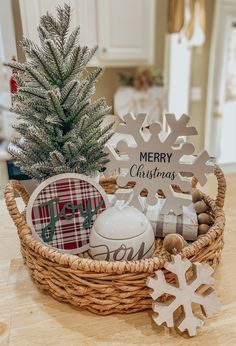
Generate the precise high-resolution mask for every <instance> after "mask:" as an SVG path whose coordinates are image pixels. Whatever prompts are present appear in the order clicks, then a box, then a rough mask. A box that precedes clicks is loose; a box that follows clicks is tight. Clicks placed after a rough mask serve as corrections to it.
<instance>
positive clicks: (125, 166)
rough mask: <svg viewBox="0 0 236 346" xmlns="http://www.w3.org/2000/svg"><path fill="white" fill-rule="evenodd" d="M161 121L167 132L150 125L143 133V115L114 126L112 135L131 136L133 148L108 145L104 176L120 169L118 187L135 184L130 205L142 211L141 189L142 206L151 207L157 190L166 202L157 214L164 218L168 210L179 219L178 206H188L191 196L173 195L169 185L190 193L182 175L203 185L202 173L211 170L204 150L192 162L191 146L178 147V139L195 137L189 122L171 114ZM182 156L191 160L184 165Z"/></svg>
mask: <svg viewBox="0 0 236 346" xmlns="http://www.w3.org/2000/svg"><path fill="white" fill-rule="evenodd" d="M165 117H166V122H167V125H168V128H169V131H168V132H164V131H163V129H162V126H161V125H160V124H159V123H153V124H151V125H150V127H149V129H145V130H143V128H142V125H143V123H144V121H145V118H146V114H138V115H137V117H136V118H135V117H134V116H133V115H132V114H127V115H126V116H125V117H124V120H125V123H123V124H120V125H118V127H117V130H116V132H117V133H120V134H129V135H132V137H133V140H134V141H135V146H134V145H133V144H132V143H130V142H129V141H127V140H126V139H124V138H123V139H121V140H119V141H118V143H117V145H116V147H115V148H114V147H112V146H111V145H110V144H108V145H107V152H108V154H109V156H108V158H109V160H110V162H109V163H108V164H107V166H106V168H107V169H106V171H105V175H106V176H110V175H111V174H113V173H114V171H115V170H116V169H121V173H120V174H119V175H118V179H117V184H118V186H120V187H124V186H126V184H127V183H128V182H129V181H133V182H135V186H134V189H133V197H132V200H131V202H130V205H133V206H135V207H136V208H138V209H141V210H142V208H143V205H142V204H141V202H140V199H139V195H140V192H141V191H142V190H143V189H144V188H146V189H147V190H148V195H147V200H146V203H147V204H150V205H155V204H156V203H157V194H156V192H157V190H158V189H160V190H162V192H163V193H164V195H165V198H166V200H165V203H164V205H163V207H162V210H161V212H162V213H166V214H168V213H169V211H170V210H172V211H173V212H174V213H175V214H176V215H179V214H181V213H182V206H183V205H185V206H187V205H189V204H190V203H191V196H190V195H188V194H184V193H177V192H175V191H174V189H173V185H178V186H179V187H180V188H181V190H182V191H183V192H187V191H190V190H191V183H190V179H189V178H186V177H184V176H183V175H184V174H185V173H190V174H192V175H194V176H195V177H196V178H197V179H198V181H199V183H200V184H201V185H204V184H205V183H206V181H207V179H206V173H209V172H212V166H211V165H209V164H208V163H207V161H208V160H209V155H208V154H207V152H206V151H205V150H203V151H202V152H201V153H200V154H199V155H198V156H196V157H195V158H194V159H193V156H192V154H193V153H194V150H195V148H194V146H193V144H191V143H183V142H182V143H179V144H178V142H179V138H180V137H182V136H191V135H196V134H197V131H196V129H195V128H194V127H190V126H188V122H189V120H190V118H189V117H188V116H187V115H185V114H183V115H182V116H181V117H180V119H176V117H175V116H174V114H166V115H165ZM124 154H126V155H124ZM186 156H191V158H192V160H190V161H186Z"/></svg>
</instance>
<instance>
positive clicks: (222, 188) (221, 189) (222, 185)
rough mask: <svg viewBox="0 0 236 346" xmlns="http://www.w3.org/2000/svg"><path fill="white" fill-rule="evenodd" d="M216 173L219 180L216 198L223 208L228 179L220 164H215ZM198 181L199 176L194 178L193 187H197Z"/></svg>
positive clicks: (217, 204) (216, 201) (218, 204)
mask: <svg viewBox="0 0 236 346" xmlns="http://www.w3.org/2000/svg"><path fill="white" fill-rule="evenodd" d="M214 174H215V176H216V179H217V182H218V190H217V196H216V199H215V204H216V206H217V207H219V208H223V206H224V202H225V192H226V180H225V176H224V173H223V171H222V170H221V168H220V167H219V166H218V165H215V166H214ZM197 183H198V180H197V178H195V177H193V178H192V187H193V188H195V187H196V185H197Z"/></svg>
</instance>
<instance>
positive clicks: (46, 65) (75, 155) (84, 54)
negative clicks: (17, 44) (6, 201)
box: [8, 5, 112, 181]
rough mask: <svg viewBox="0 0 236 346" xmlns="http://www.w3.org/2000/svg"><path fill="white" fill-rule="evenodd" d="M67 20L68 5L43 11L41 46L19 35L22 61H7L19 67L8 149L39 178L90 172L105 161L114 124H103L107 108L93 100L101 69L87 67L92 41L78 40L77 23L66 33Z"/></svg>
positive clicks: (24, 169) (26, 170)
mask: <svg viewBox="0 0 236 346" xmlns="http://www.w3.org/2000/svg"><path fill="white" fill-rule="evenodd" d="M70 20H71V10H70V6H68V5H65V6H64V8H61V7H58V9H57V18H54V17H53V16H52V15H50V14H49V13H47V15H45V16H43V17H41V20H40V25H39V27H38V32H39V37H40V42H41V46H40V47H39V46H37V45H36V44H35V43H33V42H32V41H30V40H29V39H26V38H25V39H23V42H22V47H23V49H24V52H25V55H26V62H25V63H23V64H20V63H9V64H8V66H10V67H12V68H15V69H17V71H18V72H19V73H18V76H17V83H18V86H19V88H18V92H17V93H16V94H15V97H14V107H13V111H14V112H15V113H17V114H18V115H19V120H20V121H19V123H18V124H17V125H16V126H15V128H16V130H17V131H18V133H19V134H20V136H21V137H20V138H18V139H16V140H15V141H14V142H13V143H12V144H11V145H10V147H9V151H10V153H11V154H12V156H13V157H14V159H15V162H16V165H18V166H19V167H20V169H21V170H22V171H23V172H24V173H26V174H27V175H29V176H30V177H32V178H35V179H37V180H38V181H41V180H43V179H46V178H48V177H50V176H53V175H55V174H59V173H65V172H76V173H83V174H91V173H93V172H94V171H96V170H99V169H100V168H101V167H102V166H103V165H104V164H105V163H106V162H107V159H106V153H105V152H104V144H105V143H106V142H107V140H108V139H109V138H110V135H111V134H110V130H111V127H112V124H111V125H109V126H106V127H105V128H103V129H101V124H102V121H103V119H104V116H105V115H106V114H107V113H108V112H109V110H110V108H109V107H108V106H107V104H106V102H105V99H104V98H100V99H98V100H96V101H95V102H92V100H91V97H92V95H93V94H94V92H95V84H96V81H97V79H98V77H99V76H100V74H101V72H102V71H101V69H100V68H96V69H95V70H93V71H92V72H91V73H88V72H87V70H86V65H87V64H88V62H89V61H90V59H91V58H92V56H93V55H94V53H95V51H96V47H95V48H93V49H89V48H88V47H81V46H80V45H79V43H78V39H79V28H78V27H77V28H75V29H74V30H73V31H72V32H71V33H69V26H70Z"/></svg>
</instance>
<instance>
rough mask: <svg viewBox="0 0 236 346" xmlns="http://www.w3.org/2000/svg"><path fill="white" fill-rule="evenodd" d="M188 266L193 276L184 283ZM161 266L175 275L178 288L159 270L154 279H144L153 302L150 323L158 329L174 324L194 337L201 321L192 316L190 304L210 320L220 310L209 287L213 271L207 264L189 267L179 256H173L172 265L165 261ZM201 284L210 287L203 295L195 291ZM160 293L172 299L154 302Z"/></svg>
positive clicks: (185, 260)
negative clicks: (191, 269)
mask: <svg viewBox="0 0 236 346" xmlns="http://www.w3.org/2000/svg"><path fill="white" fill-rule="evenodd" d="M191 266H193V272H194V275H193V277H192V278H191V279H190V280H187V279H186V272H187V270H188V269H189V268H190V267H191ZM164 267H165V269H167V270H168V271H170V272H172V273H174V274H175V275H176V278H177V281H178V285H177V286H174V285H172V284H170V283H168V282H166V279H165V276H164V273H163V271H162V270H158V271H157V272H156V273H155V274H156V276H155V277H154V278H152V277H149V278H148V279H147V286H148V287H150V288H152V289H153V292H152V293H151V297H152V299H153V300H154V303H153V311H154V312H155V313H156V314H154V315H153V320H154V321H155V323H156V324H157V325H159V326H160V325H161V324H162V323H164V322H166V324H167V326H168V327H174V325H176V326H177V327H178V329H179V330H180V331H181V332H184V331H185V330H187V331H188V334H189V335H190V336H194V335H196V333H197V328H198V327H202V326H203V324H204V322H203V320H202V319H200V318H199V317H197V316H196V315H195V314H194V313H193V310H192V303H196V304H199V305H200V306H201V308H202V311H203V313H204V314H205V316H206V317H211V316H212V315H213V314H214V313H215V312H216V311H217V310H218V309H219V302H218V298H217V296H216V293H215V292H214V290H213V289H212V288H211V287H210V286H211V285H212V284H213V282H214V279H213V277H212V274H213V272H214V270H213V268H212V267H211V266H209V265H208V264H205V265H202V264H200V263H193V264H192V263H191V262H190V261H189V260H188V259H184V260H183V259H181V256H180V255H176V256H172V262H166V263H165V265H164ZM202 285H207V286H209V287H210V288H208V289H207V290H205V292H204V293H202V294H200V293H197V292H196V290H197V289H198V288H200V287H201V286H202ZM163 294H168V295H170V296H172V297H174V298H173V299H172V298H171V299H169V300H167V302H165V303H160V302H157V301H156V300H157V299H158V298H159V297H161V296H162V295H163ZM179 307H182V310H183V312H182V314H181V316H180V317H179V319H178V321H176V323H175V321H174V312H175V311H176V310H177V309H178V308H179Z"/></svg>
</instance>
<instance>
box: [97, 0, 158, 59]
mask: <svg viewBox="0 0 236 346" xmlns="http://www.w3.org/2000/svg"><path fill="white" fill-rule="evenodd" d="M97 14H98V19H97V23H98V44H99V59H100V60H101V62H102V63H103V64H104V65H105V66H134V65H137V64H139V65H148V64H153V63H154V31H155V1H154V0H148V1H147V0H98V1H97Z"/></svg>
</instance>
